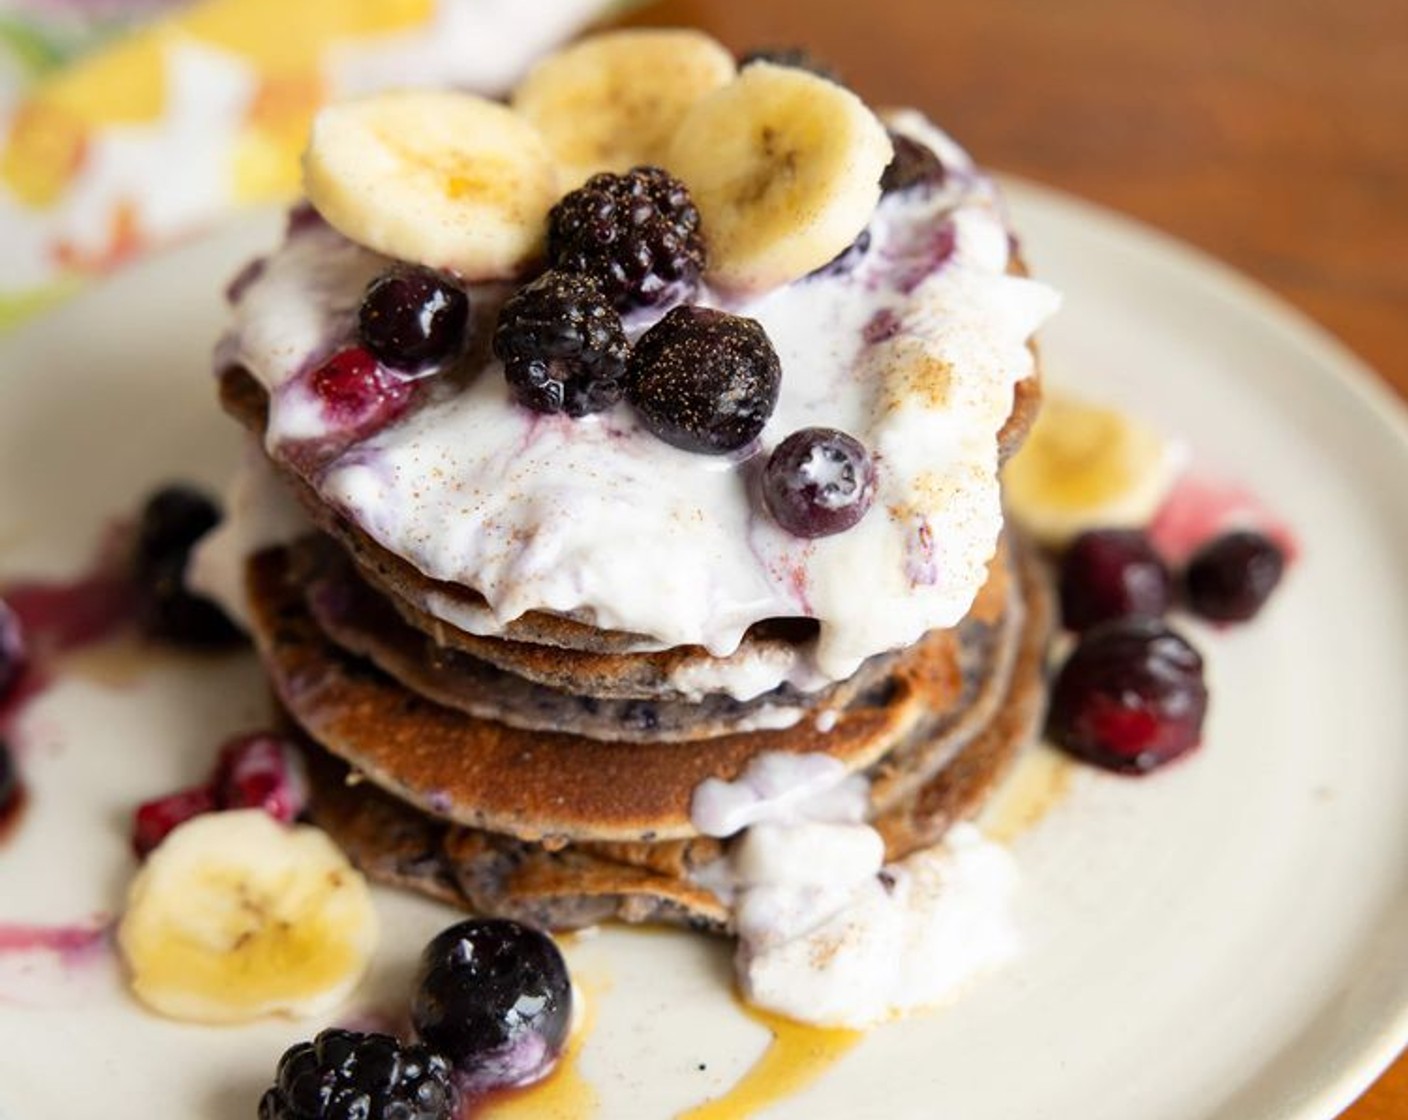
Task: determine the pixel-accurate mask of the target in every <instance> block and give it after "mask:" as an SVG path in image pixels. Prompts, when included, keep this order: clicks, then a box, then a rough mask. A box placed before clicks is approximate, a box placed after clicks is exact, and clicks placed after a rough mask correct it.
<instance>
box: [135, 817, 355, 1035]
mask: <svg viewBox="0 0 1408 1120" xmlns="http://www.w3.org/2000/svg"><path fill="white" fill-rule="evenodd" d="M117 937H118V945H119V947H120V948H121V950H122V954H123V956H124V957H125V958H126V961H127V965H128V968H129V969H130V972H131V977H132V989H133V991H134V992H135V993H136V995H137V997H138V998H139V999H141V1001H142V1002H143V1003H145V1004H147V1005H148V1006H149V1007H151V1008H152V1009H153V1010H155V1011H158V1012H160V1013H161V1014H163V1015H167V1016H170V1017H171V1018H173V1019H183V1020H188V1021H191V1022H198V1023H235V1022H242V1021H244V1020H247V1019H252V1018H255V1017H257V1016H261V1015H268V1014H273V1013H280V1012H281V1013H285V1014H290V1015H316V1014H321V1013H325V1012H327V1011H329V1010H331V1009H332V1008H333V1007H335V1006H336V1005H337V1004H338V1003H340V1002H341V1001H342V999H343V998H344V997H346V996H347V994H348V993H349V992H351V990H352V989H353V987H354V986H355V985H356V984H357V981H358V980H360V979H361V976H362V973H363V971H365V969H366V965H367V961H368V959H369V958H370V956H371V953H372V950H373V948H374V947H375V944H376V938H377V921H376V911H375V910H373V908H372V901H371V895H370V893H369V892H368V890H367V885H366V881H365V880H364V879H363V878H362V876H361V875H360V874H359V873H358V872H357V871H356V870H354V869H353V867H352V866H351V864H349V863H348V862H347V859H346V857H344V856H343V854H342V852H341V851H339V850H338V849H337V847H336V846H335V845H334V844H333V842H332V841H331V840H330V839H328V837H327V835H326V834H325V833H323V832H320V831H319V830H318V829H316V828H311V827H309V826H307V825H300V826H295V827H289V826H287V825H282V824H279V823H278V822H277V821H275V820H273V818H271V817H270V816H269V815H268V814H267V813H265V812H264V811H263V810H262V809H244V810H238V811H233V812H223V813H208V814H206V815H204V816H199V817H195V818H193V819H192V820H190V821H188V822H187V823H185V824H183V825H181V826H180V827H179V828H177V829H176V830H175V831H174V832H172V833H171V835H170V836H168V837H167V838H166V840H165V842H164V843H162V845H161V846H160V847H159V848H157V849H156V850H155V851H154V852H153V853H152V854H151V856H150V857H149V858H148V859H147V862H146V864H145V865H143V867H142V870H141V871H140V872H138V874H137V877H136V878H135V879H134V880H133V881H132V885H131V887H130V889H129V892H128V899H127V910H126V913H125V914H124V916H123V918H122V924H121V925H120V926H119V928H118V934H117Z"/></svg>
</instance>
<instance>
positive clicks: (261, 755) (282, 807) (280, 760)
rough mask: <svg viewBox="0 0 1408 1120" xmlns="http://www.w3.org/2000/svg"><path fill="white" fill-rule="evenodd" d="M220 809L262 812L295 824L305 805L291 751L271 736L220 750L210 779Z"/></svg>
mask: <svg viewBox="0 0 1408 1120" xmlns="http://www.w3.org/2000/svg"><path fill="white" fill-rule="evenodd" d="M211 789H212V792H213V796H214V799H215V803H216V804H217V805H218V806H219V807H220V808H221V809H263V810H264V811H265V812H266V813H268V814H269V815H270V816H271V817H273V818H274V819H275V820H280V821H284V822H285V823H287V822H288V821H292V820H295V819H296V818H297V817H298V815H299V814H300V813H302V812H303V809H304V806H305V805H306V804H307V802H308V790H307V783H306V781H305V779H304V776H303V769H302V764H301V763H300V761H299V759H298V755H297V754H296V753H295V751H294V748H293V747H292V746H290V745H289V744H288V743H285V742H284V741H283V740H282V739H278V738H275V737H274V736H273V735H264V734H254V735H243V736H241V737H239V738H238V739H232V740H230V742H228V743H226V744H225V746H224V747H222V748H221V749H220V758H219V761H218V762H217V763H216V766H215V774H214V776H213V777H212V779H211Z"/></svg>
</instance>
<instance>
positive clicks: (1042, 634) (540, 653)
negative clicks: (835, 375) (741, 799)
mask: <svg viewBox="0 0 1408 1120" xmlns="http://www.w3.org/2000/svg"><path fill="white" fill-rule="evenodd" d="M1038 395H1039V394H1038V388H1037V381H1036V378H1035V376H1033V377H1031V378H1028V379H1026V380H1025V381H1022V382H1020V383H1019V384H1018V386H1017V390H1016V393H1015V396H1014V406H1013V410H1012V413H1011V416H1010V418H1009V420H1008V422H1007V424H1006V426H1005V428H1004V429H1003V432H1002V436H1001V448H1002V451H1003V453H1004V455H1005V454H1008V453H1010V452H1011V451H1012V450H1014V449H1015V448H1016V447H1017V446H1018V445H1019V444H1020V442H1021V440H1022V438H1023V436H1024V435H1025V433H1026V430H1027V428H1028V427H1029V425H1030V422H1031V419H1032V417H1033V415H1034V412H1035V409H1036V402H1037V398H1038ZM221 396H222V400H223V403H224V405H225V407H226V409H227V411H228V412H230V414H231V415H232V416H234V417H235V418H236V419H237V420H238V421H239V422H240V423H241V424H242V425H243V426H244V427H246V428H247V429H248V430H249V431H250V432H251V433H252V434H253V435H256V436H259V437H262V436H263V435H264V428H265V424H266V421H267V412H268V401H267V397H266V395H265V391H264V389H263V388H262V387H261V386H260V384H259V382H258V381H256V379H255V378H254V377H253V376H252V375H251V374H250V373H249V372H248V371H246V370H244V369H241V368H239V367H234V368H230V369H227V370H224V371H223V372H222V374H221ZM275 466H276V468H277V469H278V470H279V471H280V473H281V475H282V477H283V479H284V481H285V482H286V484H287V486H288V487H289V488H290V489H291V491H292V492H293V494H294V495H295V496H296V497H297V498H298V499H299V501H300V503H301V504H302V505H303V506H304V508H305V509H306V511H307V513H308V514H309V516H310V520H311V523H312V525H313V526H314V527H315V530H316V531H313V532H310V534H309V535H308V537H307V538H306V539H304V540H301V541H298V542H297V543H295V544H292V545H288V546H282V547H278V548H272V549H267V550H265V551H263V552H261V553H259V554H257V555H256V556H255V557H253V558H252V559H251V560H250V563H249V568H248V587H247V590H248V595H249V601H250V605H251V616H252V617H251V623H252V626H253V629H254V636H255V640H256V645H257V647H258V650H259V654H260V656H261V658H262V659H263V661H264V664H265V667H266V670H267V673H268V676H269V679H270V681H271V684H272V686H273V689H274V692H275V694H276V696H277V699H278V701H279V703H280V705H281V707H282V708H283V710H284V711H285V712H286V713H287V716H288V717H289V720H290V723H291V725H292V726H293V727H294V728H296V729H297V732H298V733H299V735H300V737H301V738H302V740H303V741H304V742H305V743H306V745H307V747H308V753H309V760H310V771H311V777H312V779H313V800H312V803H311V808H310V812H311V814H312V816H313V819H314V820H315V822H316V823H318V824H319V825H321V826H322V827H323V828H325V829H327V830H328V831H329V832H330V833H331V834H332V835H333V837H334V838H335V839H336V840H337V841H338V842H339V843H340V844H342V845H343V847H344V848H345V849H346V850H347V852H348V853H349V854H350V855H351V857H352V858H353V859H354V860H355V861H356V862H357V863H358V864H359V865H361V866H362V868H363V869H364V870H365V871H366V872H367V873H368V874H370V875H372V876H373V877H375V878H379V879H382V880H386V881H389V882H393V883H399V884H403V885H407V886H411V887H414V888H416V889H419V890H422V891H424V892H426V893H429V894H431V895H434V896H436V897H439V898H442V899H445V900H448V901H450V902H453V903H457V904H460V905H463V906H465V907H468V908H470V909H472V910H474V911H476V912H479V913H483V914H491V915H502V916H511V917H517V918H520V919H524V920H528V921H532V922H535V923H538V924H542V925H546V926H550V927H554V928H571V927H575V926H581V925H586V924H591V923H595V922H598V921H601V920H603V919H607V918H613V917H614V918H620V919H624V920H627V921H663V922H674V923H681V924H688V925H690V926H693V927H696V928H702V929H709V930H720V931H722V930H726V929H727V928H728V923H729V912H728V909H727V907H726V906H725V905H723V904H722V903H721V902H720V901H719V899H718V898H717V897H716V896H715V895H714V894H713V893H712V892H711V891H709V890H708V889H706V888H705V887H703V886H701V885H699V883H700V881H701V876H700V872H701V871H702V870H703V869H704V868H706V867H707V865H709V864H710V863H712V862H713V861H716V860H718V859H720V858H722V855H723V843H726V841H725V842H720V841H718V840H716V839H712V838H709V837H705V836H701V835H700V834H699V833H698V831H697V829H696V828H695V827H694V825H693V824H692V823H691V818H690V805H691V799H692V797H693V794H694V791H695V789H696V788H697V787H698V786H699V784H700V783H701V782H703V781H705V780H706V779H708V778H721V779H724V780H733V779H735V778H737V777H738V776H739V775H740V774H741V773H742V772H743V771H744V770H745V769H746V768H747V767H748V765H749V763H750V762H751V761H752V760H754V759H756V758H758V757H759V756H761V755H764V754H767V753H769V752H788V753H798V752H818V753H822V754H825V755H828V756H830V757H831V758H834V759H836V760H838V761H839V762H841V763H842V764H843V765H844V766H845V768H846V769H847V770H848V771H851V772H859V773H862V774H864V775H865V776H866V777H867V778H868V779H869V788H870V807H871V821H872V824H873V825H874V826H875V827H876V828H877V829H878V830H879V831H880V832H881V834H882V835H883V836H884V838H885V841H886V845H887V849H888V851H887V854H888V857H889V858H890V859H896V858H899V857H902V856H903V855H905V854H907V853H909V852H911V851H913V850H915V849H917V848H920V847H924V846H927V845H929V844H932V843H934V842H936V841H937V840H938V839H939V838H940V837H941V836H942V834H943V833H944V831H945V830H946V829H947V828H948V827H949V825H950V824H951V823H952V822H954V821H955V820H957V819H961V818H963V817H965V816H968V815H971V814H972V813H973V812H974V811H976V809H977V808H978V807H979V806H980V805H981V804H982V802H983V800H984V798H985V796H986V795H987V794H988V793H989V792H990V790H991V789H992V788H993V787H994V785H995V784H996V783H997V782H998V781H999V780H1000V778H1001V776H1002V775H1003V773H1004V772H1005V771H1006V769H1007V768H1008V766H1009V765H1010V763H1011V761H1012V759H1013V757H1014V755H1015V754H1016V752H1017V751H1018V750H1019V748H1020V747H1021V745H1022V744H1023V743H1024V742H1026V741H1027V740H1028V739H1029V738H1030V736H1031V733H1032V731H1033V729H1034V727H1035V726H1036V723H1037V720H1038V718H1039V716H1040V709H1041V704H1042V700H1043V692H1042V685H1041V661H1042V652H1043V647H1044V643H1045V639H1046V634H1047V628H1048V616H1049V610H1048V603H1047V595H1046V591H1045V589H1044V586H1043V582H1042V577H1041V575H1040V573H1039V572H1038V571H1037V569H1036V566H1035V564H1034V563H1033V561H1032V560H1031V558H1030V557H1029V556H1028V555H1027V554H1026V553H1025V551H1024V550H1023V549H1022V547H1021V546H1020V543H1019V542H1018V541H1016V540H1014V539H1012V537H1011V536H1010V534H1009V535H1008V537H1007V538H1006V539H1004V540H1003V542H1002V543H1001V545H1000V547H999V549H998V552H997V554H996V556H995V557H994V558H993V560H992V563H991V565H990V568H989V578H988V580H987V583H986V585H985V586H984V587H983V589H982V591H981V592H980V594H979V595H978V597H977V600H976V601H975V603H974V605H973V607H972V610H971V611H970V612H969V613H968V615H967V616H966V617H965V618H964V619H963V621H962V622H961V623H960V624H959V625H957V626H956V627H954V628H952V629H949V630H939V631H932V632H930V633H929V634H928V635H926V636H925V637H924V638H923V639H922V640H920V641H919V642H918V643H916V644H915V645H913V646H911V647H909V648H907V649H903V650H899V651H895V652H891V653H887V654H882V655H879V656H877V657H873V658H871V659H870V660H869V661H867V662H865V663H864V664H863V665H862V666H861V668H860V669H859V670H858V671H857V672H856V673H855V674H854V675H853V676H852V677H850V678H849V679H846V680H843V681H840V682H838V683H835V684H832V685H830V686H829V687H826V688H824V689H822V690H821V691H818V692H814V693H808V692H802V691H799V690H797V689H796V688H794V687H792V686H790V685H781V686H779V687H778V688H776V689H774V690H773V691H771V692H769V693H766V694H764V695H763V696H760V697H757V698H755V699H752V700H747V701H740V700H736V699H734V698H733V697H731V696H729V695H727V694H725V693H713V694H708V693H706V694H703V695H699V694H695V693H684V692H681V691H680V690H679V688H678V686H677V684H676V683H673V682H678V681H680V680H684V679H688V678H689V676H690V675H691V670H694V669H699V670H708V669H709V668H710V667H711V663H712V662H714V661H716V659H714V658H712V657H711V656H710V655H709V654H708V653H707V652H706V651H705V650H703V649H702V648H700V647H694V646H690V647H676V648H669V649H659V648H651V647H650V646H649V645H648V643H644V642H643V641H642V639H641V637H640V636H639V635H630V634H622V633H619V632H612V631H607V630H602V629H599V628H596V627H594V626H592V625H591V624H590V621H589V620H587V619H584V618H580V617H570V616H564V615H553V614H547V613H541V612H532V613H529V614H527V615H524V616H523V617H521V618H519V619H517V620H515V621H513V622H511V623H509V624H507V626H506V627H504V628H503V630H502V631H501V632H500V633H498V634H496V635H495V636H491V637H486V636H482V635H476V634H471V633H468V632H466V631H464V630H461V629H457V628H456V627H454V626H452V625H450V624H448V623H446V622H444V621H442V620H441V619H440V618H437V617H436V616H435V615H433V614H432V613H431V612H430V609H429V605H430V604H431V603H432V602H434V601H436V600H437V599H438V598H439V597H442V596H448V597H449V599H450V600H451V601H452V602H454V603H456V604H458V605H459V606H461V607H463V608H465V609H466V610H472V609H473V608H474V607H475V606H476V605H482V600H479V599H478V596H477V595H476V593H475V592H474V590H473V589H472V588H468V587H460V586H457V585H450V584H446V583H443V582H439V581H434V580H431V579H429V578H427V577H426V576H425V575H423V574H422V573H420V572H419V571H418V570H416V569H415V568H414V567H413V566H412V565H410V564H409V563H408V562H407V561H405V560H404V559H402V558H401V557H399V556H397V555H394V554H393V553H391V552H389V551H387V550H386V549H384V548H382V547H381V546H379V545H378V544H376V543H375V542H374V541H373V540H372V539H371V538H370V536H369V535H368V534H367V533H366V532H365V531H364V530H363V528H362V527H361V526H358V525H357V524H354V523H352V522H351V521H350V520H349V519H348V518H347V517H346V516H345V515H344V514H343V513H341V512H339V511H338V510H337V509H335V508H333V507H332V506H331V505H329V504H328V503H327V502H326V501H325V500H324V499H322V498H321V497H320V496H319V495H318V494H317V493H316V492H315V491H314V490H313V489H312V487H310V486H309V485H308V484H307V483H306V482H305V481H303V480H302V478H301V477H300V476H299V475H298V474H297V473H296V472H295V471H294V470H293V469H292V468H290V467H287V466H285V465H284V464H281V463H277V462H276V463H275ZM815 626H816V624H815V623H814V622H812V621H810V620H807V619H775V620H768V621H766V622H763V623H760V624H758V625H756V626H754V627H753V628H752V629H751V630H749V631H748V633H747V635H746V636H745V638H744V641H743V647H742V649H741V650H740V651H739V654H738V655H735V656H737V657H748V656H751V655H757V656H758V657H760V658H768V659H787V658H795V657H797V656H798V652H799V650H800V649H801V648H802V647H804V646H805V644H806V643H808V642H811V641H813V640H814V639H815V635H816V628H815ZM705 676H707V673H706V674H705Z"/></svg>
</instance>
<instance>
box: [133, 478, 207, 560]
mask: <svg viewBox="0 0 1408 1120" xmlns="http://www.w3.org/2000/svg"><path fill="white" fill-rule="evenodd" d="M218 524H220V507H219V506H218V505H217V504H216V502H215V500H214V499H213V498H211V497H210V496H209V495H208V494H206V493H204V492H202V491H200V490H198V489H196V488H195V487H194V486H188V485H186V484H184V483H174V484H172V485H169V486H163V487H162V488H161V489H160V490H157V491H156V492H155V493H153V494H152V495H151V496H150V497H148V498H147V500H146V502H145V503H144V504H143V506H142V513H141V518H140V520H139V521H138V524H137V542H136V546H135V550H134V562H135V564H136V569H137V578H138V579H139V580H140V579H142V578H143V577H144V576H146V575H147V574H149V573H150V572H151V571H152V570H153V569H154V568H156V567H157V566H158V565H159V564H160V562H161V561H162V560H163V559H165V558H166V557H168V556H170V555H172V554H173V553H181V554H183V555H184V554H185V553H187V552H189V551H190V550H191V546H192V545H194V544H195V543H196V542H197V541H198V540H200V539H201V537H203V536H205V534H206V533H208V532H210V530H211V529H213V528H215V526H216V525H218Z"/></svg>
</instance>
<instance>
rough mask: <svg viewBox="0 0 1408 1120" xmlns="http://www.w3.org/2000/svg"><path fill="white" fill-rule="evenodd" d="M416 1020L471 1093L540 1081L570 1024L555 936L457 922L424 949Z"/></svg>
mask: <svg viewBox="0 0 1408 1120" xmlns="http://www.w3.org/2000/svg"><path fill="white" fill-rule="evenodd" d="M411 1021H412V1022H413V1023H414V1024H415V1029H416V1032H417V1033H418V1034H419V1035H420V1037H421V1039H422V1040H424V1042H425V1043H426V1044H427V1045H428V1046H430V1047H431V1048H432V1049H434V1050H436V1051H437V1052H439V1053H441V1054H444V1055H445V1057H446V1058H447V1059H448V1060H449V1062H450V1064H451V1065H452V1066H453V1067H454V1070H455V1077H456V1081H457V1082H458V1083H459V1084H460V1085H461V1087H463V1088H465V1089H466V1090H467V1091H469V1092H475V1093H477V1092H482V1091H484V1090H486V1089H492V1088H496V1087H505V1086H510V1085H523V1084H527V1083H529V1082H531V1081H536V1080H537V1079H538V1078H540V1077H542V1076H543V1075H544V1074H545V1073H546V1072H547V1071H548V1070H549V1069H551V1068H552V1065H553V1063H554V1062H556V1060H557V1058H558V1056H559V1054H560V1053H561V1052H562V1047H563V1045H564V1043H565V1042H566V1041H567V1033H568V1029H569V1028H570V1026H571V1021H572V985H571V982H570V980H569V978H568V975H567V964H566V962H565V961H564V960H563V959H562V954H561V953H560V952H559V951H558V948H557V946H556V945H555V944H554V943H553V941H552V938H550V937H548V936H547V934H545V933H542V932H541V931H539V930H536V929H533V928H532V927H530V926H525V925H521V924H519V923H518V922H511V921H505V920H502V919H490V918H483V919H478V918H477V919H472V920H470V921H466V922H460V923H459V924H458V925H454V926H451V927H450V928H449V929H447V930H445V931H444V932H443V933H441V934H440V935H439V936H438V937H436V938H435V939H434V940H433V941H432V942H431V943H430V944H429V945H428V946H426V949H425V952H424V953H423V954H422V955H421V964H420V971H419V973H418V975H417V978H416V990H415V996H414V999H413V1002H412V1004H411Z"/></svg>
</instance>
